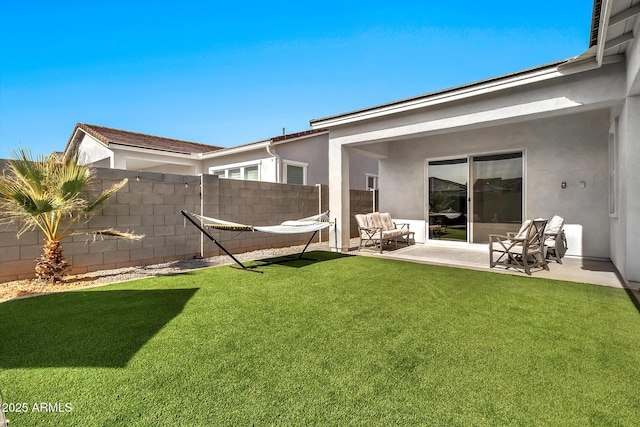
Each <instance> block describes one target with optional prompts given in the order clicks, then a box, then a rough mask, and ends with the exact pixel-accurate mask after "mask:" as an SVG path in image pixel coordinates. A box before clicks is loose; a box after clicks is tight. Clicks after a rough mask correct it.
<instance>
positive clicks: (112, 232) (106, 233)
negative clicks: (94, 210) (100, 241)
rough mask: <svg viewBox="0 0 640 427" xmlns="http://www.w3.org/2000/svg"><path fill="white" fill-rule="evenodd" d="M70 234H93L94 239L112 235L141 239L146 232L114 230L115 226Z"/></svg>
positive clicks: (128, 238)
mask: <svg viewBox="0 0 640 427" xmlns="http://www.w3.org/2000/svg"><path fill="white" fill-rule="evenodd" d="M70 236H93V237H94V239H95V238H98V237H103V236H111V237H117V238H119V239H125V240H141V239H142V238H143V237H144V234H134V233H130V232H124V231H118V230H114V229H113V228H108V229H104V230H95V231H82V232H74V233H72V234H70Z"/></svg>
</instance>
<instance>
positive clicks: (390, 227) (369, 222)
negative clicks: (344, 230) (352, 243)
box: [355, 212, 413, 253]
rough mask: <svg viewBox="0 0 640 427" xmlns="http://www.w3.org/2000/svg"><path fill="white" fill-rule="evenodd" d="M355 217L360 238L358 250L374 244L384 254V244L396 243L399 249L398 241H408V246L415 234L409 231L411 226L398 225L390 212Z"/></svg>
mask: <svg viewBox="0 0 640 427" xmlns="http://www.w3.org/2000/svg"><path fill="white" fill-rule="evenodd" d="M355 217H356V222H357V224H358V234H359V236H360V244H359V246H358V250H360V248H362V247H366V246H368V245H369V244H370V243H372V244H373V246H374V247H376V248H377V247H379V248H380V253H382V245H383V243H389V242H391V241H394V242H395V244H396V249H397V248H398V239H403V240H405V239H406V242H407V244H409V243H410V237H411V235H412V234H413V232H412V231H410V230H409V224H396V223H395V222H393V220H392V219H391V214H390V213H388V212H387V213H379V212H373V213H370V214H356V215H355Z"/></svg>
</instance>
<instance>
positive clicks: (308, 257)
mask: <svg viewBox="0 0 640 427" xmlns="http://www.w3.org/2000/svg"><path fill="white" fill-rule="evenodd" d="M298 256H300V254H293V255H287V256H280V257H274V258H265V259H258V260H255V261H254V264H252V265H251V268H256V267H258V268H259V267H265V266H268V265H272V264H278V265H282V266H285V267H293V268H302V267H306V266H307V265H312V264H317V263H319V262H325V261H331V260H334V259H339V258H347V257H352V256H354V255H348V254H343V253H340V252H327V251H311V252H306V253H304V254H303V255H302V257H301V258H298Z"/></svg>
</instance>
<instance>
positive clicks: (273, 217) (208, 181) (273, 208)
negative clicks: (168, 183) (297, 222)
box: [203, 175, 329, 257]
mask: <svg viewBox="0 0 640 427" xmlns="http://www.w3.org/2000/svg"><path fill="white" fill-rule="evenodd" d="M319 188H320V187H318V186H306V185H295V184H276V183H271V182H256V181H241V180H232V179H219V178H217V177H214V176H211V175H205V176H204V190H203V194H204V199H203V207H204V215H205V216H208V217H214V218H218V219H224V220H226V221H232V222H237V223H240V224H246V225H278V224H280V223H282V222H283V221H286V220H291V219H300V218H305V217H309V216H313V215H317V214H318V213H319V208H320V207H319V201H318V195H319V191H320V190H319ZM322 191H323V198H322V207H321V208H320V209H322V211H326V210H327V209H328V206H329V203H328V202H329V200H328V189H327V187H326V186H324V187H323V188H322ZM209 233H210V234H211V235H212V237H213V238H215V239H216V240H218V241H219V242H220V243H221V244H223V245H224V247H225V248H227V249H228V250H229V251H231V252H232V253H235V252H247V251H253V250H258V249H265V248H278V247H286V246H292V245H300V244H306V243H307V242H308V241H309V238H310V237H311V236H310V235H308V234H270V233H262V232H242V233H239V232H234V231H222V230H209ZM323 236H324V237H323V238H324V240H325V241H326V239H327V236H328V232H327V231H325V232H323ZM318 238H319V237H316V239H314V241H317V240H318ZM204 242H205V243H204V256H205V257H208V256H213V255H217V254H219V253H220V252H221V251H220V250H219V249H218V248H217V246H216V245H215V244H214V243H213V242H211V241H210V240H209V239H208V238H205V241H204Z"/></svg>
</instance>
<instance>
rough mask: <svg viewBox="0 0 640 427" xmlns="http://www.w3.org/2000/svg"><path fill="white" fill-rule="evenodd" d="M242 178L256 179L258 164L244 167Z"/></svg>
mask: <svg viewBox="0 0 640 427" xmlns="http://www.w3.org/2000/svg"><path fill="white" fill-rule="evenodd" d="M244 179H245V180H247V181H258V166H257V165H256V166H249V167H246V168H244Z"/></svg>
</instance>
